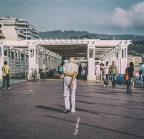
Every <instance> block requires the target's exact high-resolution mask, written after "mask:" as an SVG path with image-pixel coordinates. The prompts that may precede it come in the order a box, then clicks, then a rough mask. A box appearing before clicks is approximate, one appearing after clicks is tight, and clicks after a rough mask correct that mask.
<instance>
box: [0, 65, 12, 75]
mask: <svg viewBox="0 0 144 139" xmlns="http://www.w3.org/2000/svg"><path fill="white" fill-rule="evenodd" d="M2 74H3V76H6V74H10V67H9V66H8V65H3V67H2Z"/></svg>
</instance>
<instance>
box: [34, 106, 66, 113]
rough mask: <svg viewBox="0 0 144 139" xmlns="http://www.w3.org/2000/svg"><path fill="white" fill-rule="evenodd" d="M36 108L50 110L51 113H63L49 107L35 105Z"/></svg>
mask: <svg viewBox="0 0 144 139" xmlns="http://www.w3.org/2000/svg"><path fill="white" fill-rule="evenodd" d="M36 108H40V109H45V110H51V111H56V112H60V113H64V112H63V110H61V109H57V108H51V107H47V106H42V105H37V106H36Z"/></svg>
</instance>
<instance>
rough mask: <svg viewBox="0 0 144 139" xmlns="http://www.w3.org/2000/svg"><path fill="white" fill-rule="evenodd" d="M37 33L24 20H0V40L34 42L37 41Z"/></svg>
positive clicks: (13, 18)
mask: <svg viewBox="0 0 144 139" xmlns="http://www.w3.org/2000/svg"><path fill="white" fill-rule="evenodd" d="M38 38H39V35H38V31H37V30H36V28H35V26H34V25H31V24H30V23H28V21H26V20H25V19H17V18H15V17H1V18H0V39H5V40H34V39H38Z"/></svg>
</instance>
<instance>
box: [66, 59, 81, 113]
mask: <svg viewBox="0 0 144 139" xmlns="http://www.w3.org/2000/svg"><path fill="white" fill-rule="evenodd" d="M74 62H75V59H74V57H70V59H69V62H68V63H66V64H65V65H64V66H63V73H64V103H65V111H64V113H68V112H70V111H71V112H76V110H75V92H76V87H77V83H76V76H77V74H78V65H77V64H75V63H74Z"/></svg>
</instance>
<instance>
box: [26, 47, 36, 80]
mask: <svg viewBox="0 0 144 139" xmlns="http://www.w3.org/2000/svg"><path fill="white" fill-rule="evenodd" d="M28 51H29V74H28V79H30V76H31V73H32V69H37V72H38V67H37V66H38V65H37V64H36V61H37V57H36V46H35V45H33V46H29V47H28Z"/></svg>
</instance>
